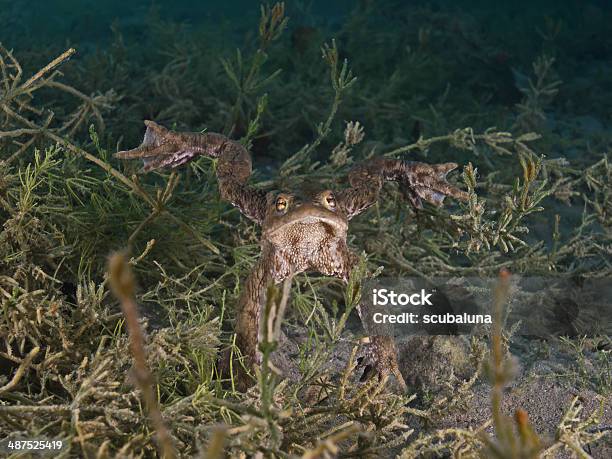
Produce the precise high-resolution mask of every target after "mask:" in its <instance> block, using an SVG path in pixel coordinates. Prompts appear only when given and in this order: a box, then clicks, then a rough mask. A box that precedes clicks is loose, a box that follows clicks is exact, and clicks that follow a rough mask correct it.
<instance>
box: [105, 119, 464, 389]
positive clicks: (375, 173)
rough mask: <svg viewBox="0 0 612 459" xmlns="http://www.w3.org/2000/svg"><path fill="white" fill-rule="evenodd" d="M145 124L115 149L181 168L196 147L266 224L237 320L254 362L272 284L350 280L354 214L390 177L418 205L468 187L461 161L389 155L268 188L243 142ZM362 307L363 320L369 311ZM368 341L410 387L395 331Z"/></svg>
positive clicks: (224, 190)
mask: <svg viewBox="0 0 612 459" xmlns="http://www.w3.org/2000/svg"><path fill="white" fill-rule="evenodd" d="M145 125H146V132H145V135H144V140H143V142H142V144H141V145H140V146H139V147H137V148H135V149H132V150H127V151H121V152H118V153H117V154H116V156H117V157H119V158H121V159H133V158H140V159H142V160H143V161H144V171H150V170H154V169H161V168H175V167H178V166H180V165H182V164H185V163H187V162H188V161H191V160H192V159H194V158H195V157H197V156H198V155H206V156H209V157H212V158H217V159H218V162H217V171H216V174H217V180H218V185H219V192H220V194H221V197H222V198H223V199H224V200H227V201H229V202H230V203H232V205H234V206H235V207H237V208H238V209H239V210H240V212H241V213H242V214H243V215H245V216H246V217H247V218H249V219H250V220H252V221H253V222H255V223H256V224H258V225H260V226H261V229H262V230H261V241H260V245H261V256H260V257H259V260H258V262H257V263H256V265H255V266H254V267H253V269H252V271H251V273H250V274H249V276H248V277H247V279H246V281H245V283H244V285H243V287H242V290H241V296H240V299H239V301H238V309H237V318H236V325H235V333H236V344H237V346H238V348H239V349H240V351H241V354H242V356H243V357H244V359H245V361H244V364H245V367H246V368H248V369H254V368H255V366H256V365H259V364H260V363H261V356H260V354H259V351H258V341H259V321H260V316H261V310H262V307H263V305H264V303H265V296H266V292H267V287H268V286H269V285H270V284H278V283H280V282H283V281H284V280H285V279H287V278H288V277H289V278H290V277H291V276H294V275H296V274H299V273H302V272H305V271H314V272H318V273H321V274H323V275H327V276H334V277H337V278H340V279H342V280H343V281H344V282H348V279H349V274H350V272H351V270H352V269H353V267H354V266H355V264H356V263H357V261H358V257H357V256H356V255H355V254H354V253H353V252H352V251H351V249H350V248H349V247H348V245H347V242H346V239H347V232H348V227H349V222H350V220H351V219H352V218H354V217H356V216H357V215H359V214H361V213H362V212H363V211H365V210H366V209H368V208H369V207H370V206H372V205H374V204H375V203H376V201H377V200H378V198H379V195H380V191H381V189H382V187H383V184H384V183H385V182H387V181H395V182H398V184H399V188H400V190H401V192H402V193H403V195H404V196H405V197H406V199H407V201H408V203H409V204H410V205H412V206H413V207H415V208H419V207H421V205H422V200H424V201H427V202H429V203H432V204H434V205H441V204H442V202H443V201H444V198H445V197H447V196H451V197H453V198H456V199H461V200H465V199H467V193H466V192H464V191H461V190H459V189H458V188H456V187H454V186H452V185H450V184H449V183H448V182H447V181H446V176H447V174H448V173H449V172H450V171H452V170H453V169H455V168H456V167H457V164H456V163H444V164H435V165H430V164H425V163H421V162H412V161H405V160H399V159H390V158H375V159H369V160H366V161H365V162H363V163H361V164H358V165H356V166H355V167H353V169H351V170H350V172H349V174H348V182H349V184H350V186H348V187H347V188H344V189H337V190H331V189H322V190H318V191H315V192H312V193H309V194H308V195H303V196H300V195H297V194H294V193H290V192H282V191H281V192H266V191H263V190H261V189H257V188H254V187H253V186H251V185H249V184H248V179H249V176H250V175H251V157H250V154H249V152H248V151H247V150H246V149H245V148H244V147H243V146H242V145H241V144H240V143H238V142H236V141H233V140H230V139H228V138H227V137H225V136H223V135H221V134H216V133H211V132H206V133H191V132H175V131H171V130H168V129H166V128H165V127H163V126H160V125H159V124H157V123H155V122H153V121H145ZM356 309H357V311H358V313H359V315H360V317H361V319H362V322H363V323H364V325H365V323H366V321H364V314H365V311H363V310H362V308H360V307H359V306H357V308H356ZM367 332H368V330H367V326H366V333H367ZM367 341H369V343H368V344H367V345H366V352H365V354H364V357H363V360H362V365H363V366H364V368H365V369H366V370H368V371H366V372H365V373H368V374H370V375H378V377H380V378H384V377H386V376H395V378H396V380H397V383H398V384H399V386H400V387H401V388H403V389H405V387H406V384H405V382H404V379H403V378H402V375H401V373H400V371H399V368H398V364H397V351H396V346H395V343H394V341H393V338H392V337H390V336H379V335H375V336H369V340H367ZM240 378H241V379H242V381H241V384H240V386H241V387H248V385H249V381H248V379H249V378H250V377H249V376H248V373H247V372H242V374H241V376H240Z"/></svg>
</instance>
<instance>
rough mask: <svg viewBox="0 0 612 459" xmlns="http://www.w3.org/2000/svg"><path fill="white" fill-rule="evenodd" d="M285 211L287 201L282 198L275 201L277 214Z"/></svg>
mask: <svg viewBox="0 0 612 459" xmlns="http://www.w3.org/2000/svg"><path fill="white" fill-rule="evenodd" d="M286 210H287V200H286V199H285V198H283V197H280V198H278V199H277V200H276V211H277V212H285V211H286Z"/></svg>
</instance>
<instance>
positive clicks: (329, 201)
mask: <svg viewBox="0 0 612 459" xmlns="http://www.w3.org/2000/svg"><path fill="white" fill-rule="evenodd" d="M324 202H325V206H326V207H327V208H329V209H335V208H336V198H334V195H333V194H328V195H327V196H325V199H324Z"/></svg>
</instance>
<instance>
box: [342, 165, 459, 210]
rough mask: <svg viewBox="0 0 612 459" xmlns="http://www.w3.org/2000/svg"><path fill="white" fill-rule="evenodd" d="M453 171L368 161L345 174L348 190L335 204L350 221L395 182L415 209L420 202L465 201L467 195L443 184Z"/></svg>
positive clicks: (445, 183)
mask: <svg viewBox="0 0 612 459" xmlns="http://www.w3.org/2000/svg"><path fill="white" fill-rule="evenodd" d="M456 168H457V164H456V163H443V164H426V163H420V162H415V161H403V160H399V159H388V158H375V159H371V160H368V161H365V162H363V163H361V164H358V165H357V166H355V167H354V168H353V169H352V170H351V171H350V172H349V177H348V178H349V182H350V184H351V188H347V189H346V190H342V191H341V192H340V193H339V196H338V200H339V204H340V205H341V207H342V208H343V209H344V211H345V213H346V215H347V217H348V218H349V219H350V218H353V217H354V216H356V215H359V214H360V213H361V212H363V211H364V210H365V209H367V208H368V207H370V206H372V205H373V204H374V203H375V202H376V201H377V200H378V196H379V193H380V190H381V189H382V186H383V184H384V183H385V182H387V181H393V182H397V183H398V184H399V188H400V190H401V192H402V194H403V195H404V196H405V197H406V199H407V200H408V202H410V204H411V205H412V206H413V207H415V208H421V207H422V200H425V201H427V202H429V203H431V204H435V205H438V206H439V205H441V204H442V202H443V201H444V198H446V197H447V196H450V197H452V198H455V199H459V200H461V201H465V200H467V198H468V194H467V193H466V192H465V191H463V190H460V189H459V188H457V187H455V186H453V185H451V184H450V183H448V182H447V180H446V176H447V175H448V173H449V172H450V171H452V170H454V169H456Z"/></svg>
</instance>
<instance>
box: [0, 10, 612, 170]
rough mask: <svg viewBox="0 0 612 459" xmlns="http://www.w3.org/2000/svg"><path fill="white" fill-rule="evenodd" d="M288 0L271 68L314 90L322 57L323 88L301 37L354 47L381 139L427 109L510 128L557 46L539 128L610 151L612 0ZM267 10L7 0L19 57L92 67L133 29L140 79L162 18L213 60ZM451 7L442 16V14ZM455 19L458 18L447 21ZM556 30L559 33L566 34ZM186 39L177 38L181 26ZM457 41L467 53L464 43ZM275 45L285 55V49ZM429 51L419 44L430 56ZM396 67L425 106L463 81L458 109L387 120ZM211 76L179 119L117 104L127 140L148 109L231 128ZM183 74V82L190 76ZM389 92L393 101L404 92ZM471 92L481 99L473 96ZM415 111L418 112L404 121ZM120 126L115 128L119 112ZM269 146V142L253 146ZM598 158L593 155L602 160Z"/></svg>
mask: <svg viewBox="0 0 612 459" xmlns="http://www.w3.org/2000/svg"><path fill="white" fill-rule="evenodd" d="M285 5H286V10H287V11H286V14H287V16H288V17H289V26H288V30H287V32H286V33H285V34H284V35H283V37H282V38H281V40H280V42H281V43H280V44H279V45H278V47H285V50H286V51H285V52H286V53H288V54H284V55H281V53H276V54H275V53H270V54H272V55H273V57H272V60H274V59H276V61H274V62H273V63H271V64H269V65H270V68H274V67H279V68H282V69H283V74H282V75H281V77H280V79H279V80H278V81H279V82H280V83H281V84H280V85H279V86H278V87H279V88H282V85H283V84H285V83H286V82H288V81H289V80H290V79H291V78H293V82H295V81H296V80H300V79H301V80H302V81H303V83H304V84H303V86H302V87H303V91H304V93H309V92H310V93H312V92H318V93H321V89H320V87H321V85H324V84H326V83H325V82H324V81H323V79H324V75H325V69H324V68H323V66H321V69H320V72H319V73H320V75H321V76H322V78H321V79H320V80H318V81H316V84H317V85H318V86H316V87H315V85H314V83H313V82H312V81H311V80H312V75H309V74H308V67H309V66H311V64H303V63H302V64H301V63H300V60H302V61H303V62H306V58H304V57H303V56H302V55H301V54H302V51H303V49H302V48H303V47H304V46H307V47H309V48H310V49H311V50H314V52H312V53H311V54H310V55H309V57H308V58H309V59H311V62H313V65H318V63H317V62H316V54H317V53H318V49H319V47H320V46H321V45H322V44H323V43H324V42H327V41H329V40H330V39H331V38H337V40H338V42H339V46H340V48H341V50H342V55H343V57H348V59H349V60H350V62H351V65H352V68H353V70H354V73H355V74H356V75H358V76H359V78H360V82H359V85H358V87H357V88H356V90H355V92H353V96H354V97H352V100H351V101H350V102H349V103H348V104H349V105H348V108H347V109H346V111H347V113H341V114H340V117H341V118H342V119H345V120H346V119H349V117H350V118H353V119H358V120H360V121H361V122H362V124H366V126H367V127H369V128H370V133H371V135H372V136H373V137H374V138H376V140H378V141H381V142H386V143H393V142H399V141H405V140H410V138H409V137H410V130H411V129H412V123H413V122H414V120H415V119H417V120H424V121H422V124H423V130H422V133H423V134H424V135H425V136H428V135H438V134H441V133H446V132H449V131H450V130H452V129H455V128H460V127H464V126H466V125H469V126H472V127H474V129H476V130H478V129H486V128H487V127H490V126H497V127H498V128H500V129H510V128H509V126H510V125H511V123H512V122H513V118H514V116H515V107H516V105H517V104H518V103H520V102H521V100H522V97H523V96H522V93H521V91H520V88H521V87H525V85H526V84H527V80H528V78H529V77H530V76H533V71H532V63H533V62H534V60H535V59H536V58H537V57H538V56H541V55H543V54H548V55H552V56H554V57H555V59H556V61H555V66H554V73H555V77H557V78H558V79H559V80H560V81H562V82H563V83H562V85H561V87H560V92H559V94H558V95H557V96H556V97H555V100H554V101H553V102H552V103H551V104H550V105H549V106H547V107H546V112H547V113H546V115H547V116H546V123H545V125H544V126H539V129H538V131H540V132H541V131H546V130H549V131H550V132H555V133H556V135H557V140H558V139H559V138H564V139H569V138H575V137H576V135H579V136H580V137H582V139H583V140H585V139H586V138H587V137H593V138H594V139H596V144H597V147H598V151H599V152H601V151H602V150H605V149H607V148H609V147H610V145H611V142H610V124H611V118H612V115H611V112H612V110H610V107H611V106H612V77H611V75H612V1H608V0H589V1H554V0H537V1H512V2H510V1H504V2H492V1H485V0H463V1H442V0H438V1H427V2H424V1H399V0H379V1H375V0H369V1H368V0H360V1H350V0H334V1H321V0H313V1H287V2H285ZM366 10H367V11H369V13H368V14H367V15H365V17H364V15H363V11H366ZM259 14H260V3H259V2H257V1H236V0H228V1H224V2H211V1H201V2H192V1H181V0H176V1H155V2H151V1H150V0H135V1H117V0H108V1H92V0H82V1H76V0H71V1H69V0H49V1H42V0H38V1H6V0H0V42H1V43H3V44H4V45H5V46H6V47H7V48H9V49H13V50H14V51H15V53H17V54H18V55H21V57H22V59H23V56H26V57H28V58H31V59H30V61H31V62H32V65H37V64H44V63H45V62H48V59H49V58H50V57H51V56H54V55H57V53H59V52H61V51H63V50H64V49H66V48H67V47H68V46H73V47H75V48H76V49H77V52H78V54H77V56H76V57H75V59H76V60H78V65H82V66H83V67H87V65H88V64H87V62H88V58H90V57H91V56H94V55H96V53H98V54H100V53H104V52H107V51H108V50H109V49H110V48H111V47H112V46H113V43H116V41H114V40H116V38H117V36H119V35H120V36H121V40H122V41H123V42H124V43H125V44H126V45H128V46H131V52H132V54H131V55H130V56H129V60H130V62H132V63H133V64H135V65H134V68H133V69H132V71H131V74H130V76H129V78H131V79H132V81H133V80H134V79H136V80H137V79H138V71H137V68H138V65H141V66H142V67H144V66H146V67H147V70H148V71H155V70H156V69H159V70H160V71H161V70H162V69H163V67H164V65H165V64H167V63H168V62H169V61H171V60H172V58H173V56H171V55H169V54H168V52H167V51H165V50H164V51H163V52H160V43H159V39H158V38H159V37H157V36H156V32H155V30H154V29H152V28H151V18H152V17H155V18H156V20H157V21H162V22H163V23H164V24H174V25H180V26H177V35H178V34H179V33H180V35H181V39H184V38H185V37H191V43H192V44H195V50H196V51H194V54H197V53H198V52H199V51H202V53H204V51H205V50H209V49H214V52H213V53H212V54H209V55H208V56H206V58H205V59H204V63H203V65H206V66H209V67H211V68H220V67H221V66H220V62H219V60H220V58H222V57H232V56H233V54H234V50H235V48H241V49H243V50H245V51H246V52H248V51H249V49H250V50H251V51H252V50H253V47H254V43H256V42H257V36H256V34H257V24H258V21H259ZM419 15H420V16H419ZM415 17H416V18H417V19H416V20H415ZM419 17H420V18H421V22H422V24H420V23H419V19H418V18H419ZM440 17H443V18H444V20H443V21H442V20H439V18H440ZM453 17H455V18H456V22H454V21H453V20H452V19H450V20H449V19H448V18H453ZM160 23H161V22H160ZM351 24H352V25H351ZM164 27H165V26H164ZM556 27H558V30H556V31H555V28H556ZM421 28H422V29H423V30H422V31H423V32H425V36H426V41H427V43H426V46H423V48H426V49H425V57H426V58H432V59H433V60H434V64H433V65H430V66H429V67H428V68H427V69H426V71H420V72H419V71H417V70H415V72H414V73H415V76H414V77H412V76H406V74H407V73H408V71H412V70H413V69H411V68H410V63H409V62H408V63H407V61H406V50H407V49H412V50H414V49H415V48H417V47H419V46H422V40H421V38H420V37H421V33H422V31H421ZM553 35H554V37H552V38H551V36H553ZM174 38H175V37H174V36H173V35H172V34H171V33H169V34H167V35H166V36H164V37H163V39H162V40H163V41H164V43H163V44H164V45H171V43H168V42H169V41H172V40H174ZM176 40H177V43H178V42H179V37H178V36H176ZM455 44H456V45H457V52H456V54H453V47H454V45H455ZM161 54H163V56H162V57H161V58H160V55H161ZM291 54H293V55H291ZM109 55H110V54H109ZM277 55H278V56H280V57H278V58H277V57H275V56H277ZM319 55H320V54H319ZM423 55H424V54H423V53H421V57H423ZM213 56H216V57H213ZM313 56H314V57H315V59H313ZM112 59H114V57H113V58H112ZM91 60H93V58H92V59H91ZM300 65H301V66H300ZM90 67H91V65H90ZM305 69H306V70H305ZM103 70H104V71H106V70H107V68H104V69H103ZM396 70H397V71H398V72H399V73H400V75H401V74H403V75H404V76H403V78H404V79H405V82H401V84H396V85H395V87H394V90H396V93H395V100H396V101H402V100H405V99H408V98H409V97H411V96H413V95H415V94H417V93H418V94H419V97H420V99H419V101H418V103H416V104H415V103H414V101H412V102H411V104H413V105H414V106H415V107H416V106H418V107H422V108H423V111H426V110H428V105H429V104H435V101H436V99H437V98H440V97H443V95H444V93H445V91H446V90H447V88H451V91H450V95H449V96H448V98H447V99H446V103H447V105H446V106H445V107H444V110H446V111H445V112H444V113H445V114H446V115H449V118H448V119H447V120H446V122H445V123H440V122H438V123H437V124H438V125H436V122H435V121H428V120H426V119H425V116H426V115H424V114H423V113H417V112H416V111H415V110H414V109H412V108H411V109H410V111H409V113H407V114H406V113H402V114H401V115H397V116H395V115H394V116H390V117H389V119H388V120H387V119H384V118H381V115H380V114H379V113H377V112H376V111H375V110H374V111H373V110H370V112H368V113H363V111H360V108H361V107H360V102H359V98H360V97H370V96H372V94H374V93H375V92H376V91H377V92H378V94H376V95H377V96H379V95H380V93H381V92H383V91H384V90H385V88H386V87H388V86H390V85H391V84H392V81H391V79H392V76H393V73H394V72H395V71H396ZM220 72H222V70H220ZM300 72H301V73H300ZM26 73H27V72H26ZM66 73H67V74H68V75H69V76H68V78H69V82H70V83H73V82H74V81H72V80H70V78H72V79H73V80H74V79H75V77H74V75H75V73H74V72H69V71H68V70H67V71H66ZM109 73H111V72H109ZM298 74H299V75H298ZM83 75H84V76H80V79H81V81H78V82H77V83H75V84H76V85H77V86H79V87H81V88H83V90H85V92H87V93H92V92H95V91H105V90H107V89H108V87H109V86H110V87H113V88H115V89H116V90H117V92H118V93H120V94H122V95H123V96H128V99H129V95H130V94H129V93H130V92H133V89H132V88H128V87H127V85H126V86H125V87H124V88H122V87H116V85H117V81H112V82H111V81H110V80H109V78H107V76H106V75H103V74H102V73H101V72H98V74H97V75H98V78H97V77H96V74H95V72H90V73H89V74H87V75H85V73H83ZM296 75H298V76H297V77H296ZM302 75H304V76H302ZM201 79H202V77H201V76H199V75H198V76H194V80H193V83H194V85H200V91H201V93H202V94H198V95H197V97H194V101H195V102H194V103H195V105H197V106H200V107H202V108H201V109H200V113H197V114H195V115H194V116H190V117H188V116H184V117H183V118H182V119H181V117H180V116H177V115H176V114H175V115H173V116H172V117H168V118H167V119H164V118H163V117H162V118H160V116H159V113H160V112H162V111H163V104H164V103H165V102H163V101H160V102H159V106H156V107H154V106H151V108H150V109H149V110H148V112H147V113H144V112H142V111H141V112H140V113H137V111H135V110H132V113H131V115H133V117H132V118H129V119H128V118H127V116H123V115H121V114H117V113H115V114H114V116H115V119H116V120H117V124H118V126H120V127H121V135H122V136H123V137H124V138H125V140H126V141H128V142H132V143H133V142H135V141H136V140H137V138H138V137H139V136H140V135H141V131H142V128H141V126H142V124H141V120H142V118H144V117H155V119H158V120H160V121H161V122H166V123H172V122H175V123H178V125H179V126H181V127H185V128H186V127H192V128H193V129H201V128H202V127H204V126H206V127H208V128H210V129H216V130H220V129H221V128H222V127H223V126H224V122H223V121H217V119H215V117H214V113H212V111H211V110H215V109H216V110H218V107H217V108H214V109H211V108H209V107H205V106H204V105H205V104H204V103H203V102H201V99H202V98H206V95H207V94H210V93H211V92H212V91H218V88H216V87H215V88H213V87H205V86H204V85H205V84H206V82H204V81H201ZM177 84H178V85H179V87H183V88H185V83H184V82H183V83H181V82H179V83H177ZM292 91H294V90H292ZM270 92H271V94H272V97H274V98H275V99H274V100H273V101H272V103H271V105H272V106H271V108H270V112H271V113H273V115H271V116H272V117H273V116H279V115H278V113H279V111H278V110H277V111H276V115H275V114H274V110H273V109H274V106H273V105H274V104H275V103H276V104H280V103H282V101H281V102H279V100H281V99H280V98H283V97H284V98H286V97H287V94H286V93H285V94H284V93H282V90H280V91H277V92H276V93H275V92H274V90H270ZM126 93H128V94H126ZM217 96H218V97H219V98H220V99H223V98H224V96H223V95H222V94H221V95H220V94H219V93H216V94H215V97H217ZM231 97H233V96H230V97H226V99H231ZM415 97H416V96H415ZM444 97H446V96H444ZM311 99H312V97H311ZM380 99H385V98H384V97H381V98H380ZM126 100H127V99H124V102H125V101H126ZM325 100H329V97H328V96H327V95H325V98H324V97H323V96H321V100H320V101H312V100H308V101H306V102H312V103H313V106H319V107H320V106H322V105H321V104H327V102H324V101H325ZM385 100H391V101H393V96H392V97H386V99H385ZM472 101H473V102H474V106H472V107H467V104H468V103H470V102H472ZM306 102H305V103H306ZM351 103H352V104H353V105H350V104H351ZM377 103H378V102H377ZM150 105H152V104H150ZM361 105H363V104H361ZM379 105H382V102H381V103H380V104H379ZM130 110H131V109H130ZM196 110H197V107H196ZM364 110H365V109H364ZM312 111H314V110H312ZM349 111H350V113H348V112H349ZM383 111H384V110H383ZM491 112H494V115H491V114H490V113H491ZM469 113H473V114H474V115H473V116H472V115H470V114H469ZM477 113H479V114H477ZM383 115H384V114H383ZM459 115H463V117H462V118H460V117H459ZM317 117H320V115H319V114H318V113H317V114H314V113H308V109H305V114H304V116H303V118H304V119H303V120H302V123H301V124H302V125H299V123H293V124H291V123H288V122H287V123H285V124H286V127H285V128H284V129H290V132H291V134H292V139H293V140H294V141H293V142H291V141H289V140H283V141H282V142H280V143H279V142H276V143H275V142H271V143H267V144H266V145H265V148H264V150H265V151H261V152H259V154H258V152H257V151H255V153H256V155H258V156H260V157H266V156H269V157H271V158H279V157H283V156H286V155H287V150H295V149H297V148H299V146H300V145H302V144H303V143H304V142H308V141H310V140H311V137H312V129H311V127H312V125H313V120H315V119H316V118H317ZM405 117H410V118H409V119H406V120H405V121H403V120H401V119H400V118H405ZM455 118H456V119H455ZM376 122H380V124H381V126H382V127H378V126H376V124H375V123H376ZM109 123H110V125H111V128H112V123H113V120H112V119H111V120H110V121H109ZM266 123H267V124H268V125H270V124H273V123H274V120H273V119H272V118H270V119H268V120H266ZM393 123H397V125H398V126H397V127H395V128H392V129H387V128H386V127H384V126H390V125H391V124H393ZM281 124H282V123H281ZM400 124H403V125H402V126H400ZM400 137H401V139H399V140H398V138H400ZM371 138H372V137H371ZM287 139H289V136H287ZM334 140H335V139H334ZM552 143H554V142H552ZM557 143H558V142H557ZM330 145H331V143H330ZM324 147H325V145H324ZM550 147H551V145H548V147H547V149H545V150H547V151H543V153H545V154H551V153H553V154H555V155H559V154H562V155H563V156H564V157H568V158H574V159H584V149H580V148H575V145H574V147H573V146H572V145H570V146H569V148H564V149H563V151H559V150H557V151H554V150H555V148H550ZM566 147H567V146H566ZM257 149H258V145H255V150H257ZM275 149H276V151H275ZM598 154H601V153H598ZM591 159H592V158H591ZM587 163H592V160H589V161H587Z"/></svg>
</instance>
